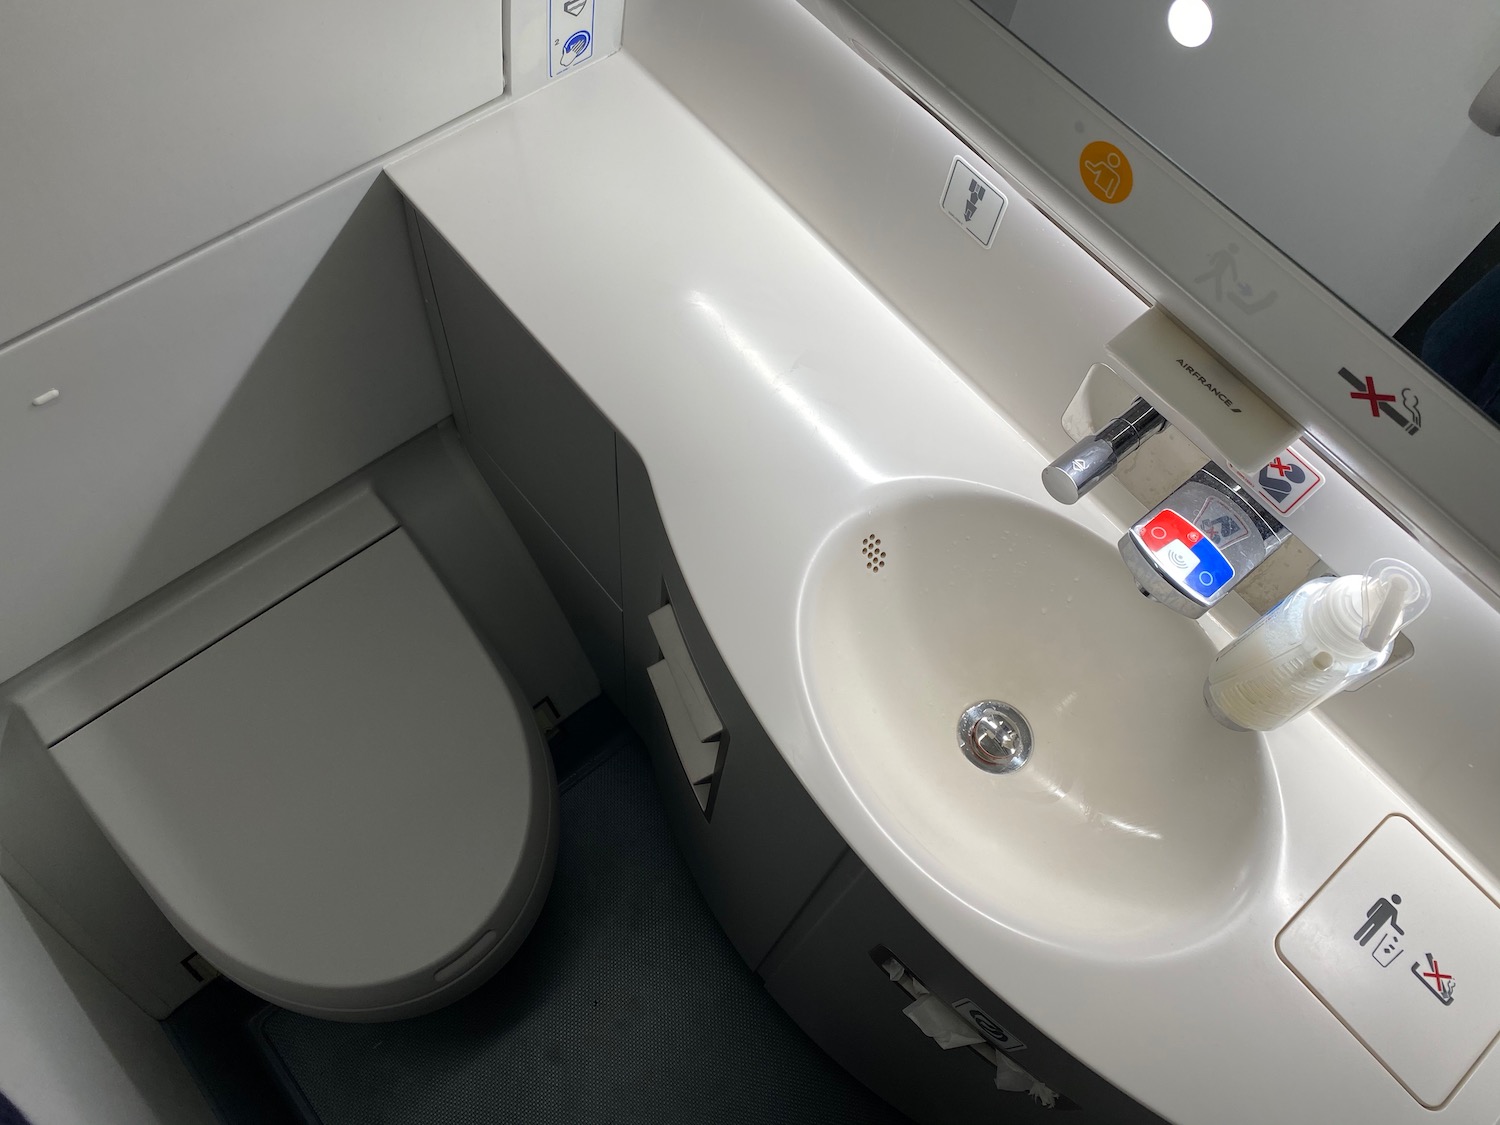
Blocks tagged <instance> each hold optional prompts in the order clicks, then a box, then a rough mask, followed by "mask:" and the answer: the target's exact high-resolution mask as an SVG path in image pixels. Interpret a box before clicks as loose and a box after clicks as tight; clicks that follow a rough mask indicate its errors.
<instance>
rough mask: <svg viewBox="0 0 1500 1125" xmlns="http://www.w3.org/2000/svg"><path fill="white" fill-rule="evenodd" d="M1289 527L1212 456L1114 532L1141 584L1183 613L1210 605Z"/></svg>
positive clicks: (1195, 614) (1197, 614)
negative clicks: (1123, 529) (1121, 531)
mask: <svg viewBox="0 0 1500 1125" xmlns="http://www.w3.org/2000/svg"><path fill="white" fill-rule="evenodd" d="M1288 535H1289V533H1288V532H1287V530H1286V528H1285V527H1283V526H1282V525H1281V523H1280V522H1279V521H1278V520H1276V518H1275V517H1274V516H1271V515H1270V514H1269V513H1267V512H1266V511H1265V509H1263V508H1261V507H1260V505H1258V504H1257V503H1256V502H1255V501H1254V500H1253V499H1252V498H1251V497H1250V496H1249V495H1248V494H1247V493H1246V492H1245V491H1244V490H1243V489H1242V488H1241V487H1240V485H1239V484H1238V483H1237V482H1236V481H1234V480H1233V479H1232V478H1231V477H1230V476H1229V475H1228V474H1227V473H1225V472H1224V471H1223V470H1222V469H1220V468H1219V467H1218V466H1217V465H1214V464H1213V463H1212V462H1210V463H1209V464H1207V465H1205V466H1204V467H1203V468H1202V469H1200V470H1198V472H1196V473H1194V474H1193V476H1192V478H1191V479H1189V480H1188V481H1187V483H1186V484H1183V485H1182V486H1181V487H1180V488H1178V489H1177V491H1175V492H1173V493H1172V494H1171V495H1170V496H1168V497H1167V498H1166V499H1165V500H1163V501H1162V502H1161V503H1160V504H1158V505H1157V506H1156V507H1155V508H1153V509H1152V510H1151V511H1149V512H1147V513H1146V515H1145V516H1144V517H1142V518H1141V519H1139V520H1137V521H1136V523H1135V524H1134V525H1133V526H1132V527H1131V529H1130V530H1129V531H1128V532H1126V533H1125V535H1124V536H1123V537H1122V538H1121V539H1120V555H1121V557H1122V558H1124V560H1125V565H1126V566H1127V567H1129V568H1130V573H1131V574H1132V575H1133V576H1134V578H1135V580H1136V585H1138V586H1139V587H1140V588H1141V592H1142V593H1144V594H1146V595H1147V596H1148V597H1151V598H1154V599H1155V600H1156V601H1159V602H1161V603H1162V604H1164V605H1166V606H1168V607H1170V608H1172V609H1175V610H1176V611H1177V612H1178V613H1181V614H1184V615H1185V616H1187V617H1201V616H1202V615H1203V614H1204V613H1205V612H1206V611H1207V610H1208V609H1209V608H1210V607H1211V606H1213V605H1214V603H1215V602H1217V601H1218V600H1219V599H1220V598H1222V597H1223V596H1224V595H1225V594H1226V593H1228V592H1229V590H1230V589H1231V588H1232V587H1233V586H1235V585H1236V584H1237V583H1238V582H1239V580H1240V579H1242V578H1244V577H1245V575H1247V574H1249V573H1250V572H1251V571H1252V570H1254V569H1255V568H1256V567H1257V566H1259V565H1260V564H1261V563H1262V562H1264V561H1265V560H1266V556H1268V555H1269V554H1270V553H1271V552H1272V551H1274V550H1275V549H1276V548H1277V547H1279V546H1281V544H1282V543H1283V542H1285V541H1286V539H1287V538H1288Z"/></svg>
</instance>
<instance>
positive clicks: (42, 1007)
mask: <svg viewBox="0 0 1500 1125" xmlns="http://www.w3.org/2000/svg"><path fill="white" fill-rule="evenodd" d="M0 966H3V967H4V971H3V972H0V1013H3V1016H0V1090H3V1091H4V1093H5V1095H6V1096H7V1097H8V1098H10V1099H11V1101H13V1102H14V1103H15V1104H16V1106H17V1107H18V1108H19V1109H20V1110H21V1111H22V1112H23V1113H25V1114H26V1116H27V1117H28V1118H29V1119H30V1121H31V1125H79V1123H81V1122H99V1123H101V1125H103V1123H104V1122H108V1123H109V1125H213V1122H214V1116H213V1113H212V1112H211V1111H210V1110H209V1108H208V1105H207V1103H206V1102H205V1101H204V1100H203V1096H202V1095H201V1094H200V1093H199V1092H198V1087H197V1084H196V1083H195V1082H194V1081H193V1079H192V1077H191V1075H190V1074H189V1073H188V1070H187V1068H186V1067H185V1066H183V1064H182V1062H181V1060H180V1059H179V1058H178V1056H177V1052H176V1050H175V1049H174V1048H173V1046H172V1043H171V1041H170V1040H169V1039H168V1038H167V1035H166V1032H165V1031H163V1030H162V1027H161V1025H160V1024H158V1023H157V1022H156V1021H155V1020H153V1019H152V1018H151V1017H150V1016H148V1015H146V1013H145V1012H143V1011H141V1010H140V1009H139V1008H137V1007H136V1006H135V1005H134V1004H132V1003H131V1002H130V1001H129V1000H127V999H125V997H124V996H123V995H122V994H121V993H120V992H119V991H117V990H116V989H115V987H114V986H113V985H111V984H110V983H109V982H108V981H107V980H105V979H104V978H103V977H102V976H100V975H99V972H98V970H97V969H95V968H94V967H93V966H92V965H90V964H89V963H88V962H87V961H85V960H84V959H83V958H82V957H81V956H79V955H78V953H76V952H75V951H74V950H73V947H72V946H70V945H68V943H67V942H65V941H63V940H62V938H60V937H58V936H57V933H56V932H55V931H54V930H53V929H52V927H51V926H49V925H47V923H46V922H44V921H42V919H41V918H39V917H37V915H36V914H34V913H33V912H32V911H31V910H30V909H29V908H28V907H27V906H26V905H25V904H24V903H23V902H22V901H21V900H20V899H19V898H17V897H16V895H15V892H13V891H12V890H11V889H10V888H9V887H7V886H6V885H5V884H3V883H0Z"/></svg>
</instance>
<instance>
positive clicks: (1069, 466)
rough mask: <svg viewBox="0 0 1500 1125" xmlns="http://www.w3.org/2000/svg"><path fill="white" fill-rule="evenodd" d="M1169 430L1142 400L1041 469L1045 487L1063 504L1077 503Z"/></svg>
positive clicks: (1164, 420) (1152, 409)
mask: <svg viewBox="0 0 1500 1125" xmlns="http://www.w3.org/2000/svg"><path fill="white" fill-rule="evenodd" d="M1166 428H1167V420H1166V419H1165V418H1163V417H1162V416H1161V415H1160V414H1158V413H1157V412H1156V407H1154V406H1152V405H1151V404H1150V403H1149V402H1147V401H1146V400H1145V399H1143V398H1138V399H1136V400H1135V401H1134V402H1132V403H1131V404H1130V405H1129V406H1127V407H1126V408H1125V413H1123V414H1121V415H1120V416H1119V417H1118V418H1116V419H1114V420H1113V421H1112V422H1109V423H1107V424H1106V425H1105V427H1104V428H1103V429H1102V430H1100V431H1099V432H1098V433H1097V434H1095V435H1094V436H1093V437H1086V438H1084V439H1083V440H1082V441H1080V442H1079V443H1078V444H1077V445H1075V446H1073V448H1072V449H1070V450H1068V451H1067V452H1066V453H1064V454H1063V455H1062V456H1061V457H1059V458H1058V459H1057V460H1056V461H1054V462H1052V464H1050V465H1048V466H1047V467H1046V468H1045V469H1043V470H1042V484H1043V486H1045V487H1046V489H1047V491H1048V492H1050V493H1051V494H1052V498H1053V499H1054V500H1056V501H1058V502H1059V503H1062V504H1076V503H1078V498H1079V497H1081V496H1083V495H1085V494H1086V493H1087V492H1088V491H1089V490H1090V489H1091V488H1093V487H1094V485H1096V484H1098V483H1099V482H1100V481H1102V480H1103V479H1104V478H1105V477H1107V476H1109V475H1110V474H1111V473H1113V472H1114V471H1115V469H1116V467H1117V466H1118V465H1119V464H1120V462H1121V460H1123V459H1124V458H1125V457H1127V456H1129V455H1130V454H1131V453H1133V452H1134V451H1135V448H1136V446H1138V445H1140V444H1141V442H1143V441H1145V440H1146V439H1147V438H1148V437H1150V436H1151V435H1153V434H1159V433H1161V432H1162V431H1163V430H1164V429H1166Z"/></svg>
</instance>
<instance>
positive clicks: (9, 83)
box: [0, 0, 504, 342]
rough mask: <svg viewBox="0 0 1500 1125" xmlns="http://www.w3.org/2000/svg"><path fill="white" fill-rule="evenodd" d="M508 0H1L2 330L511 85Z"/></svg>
mask: <svg viewBox="0 0 1500 1125" xmlns="http://www.w3.org/2000/svg"><path fill="white" fill-rule="evenodd" d="M501 56H502V47H501V0H442V2H441V3H433V2H429V3H407V2H405V0H256V2H255V3H229V2H227V0H136V2H134V3H128V4H111V3H101V2H97V0H84V2H83V3H32V4H7V5H5V6H4V9H3V17H0V107H3V108H4V112H3V113H0V342H3V341H6V340H10V339H13V338H14V337H16V336H17V335H19V334H20V333H22V332H24V331H26V330H28V329H30V328H33V327H35V326H36V325H38V324H40V323H43V322H44V321H47V320H50V319H51V318H53V317H56V316H58V315H60V314H62V313H64V312H66V311H67V310H68V309H70V308H73V307H74V306H76V305H78V304H80V303H81V302H83V301H85V300H88V299H90V298H93V297H95V296H98V295H99V294H101V293H104V292H107V291H108V290H110V289H112V288H114V287H116V286H119V285H121V284H123V283H124V282H126V281H128V280H130V279H131V278H133V277H136V276H138V275H140V274H142V273H144V272H145V271H146V270H148V269H150V268H152V267H154V266H157V265H160V264H161V263H163V262H165V261H168V260H170V259H172V258H174V257H176V256H178V255H180V254H183V253H185V252H187V251H188V250H190V249H192V248H193V247H194V246H198V245H200V244H202V243H204V242H206V241H208V240H209V239H210V238H213V237H215V236H217V235H219V234H221V233H223V232H224V231H226V230H229V229H231V228H233V227H236V226H238V225H240V224H242V223H244V222H246V221H248V220H250V219H252V218H254V217H255V216H256V215H259V214H263V213H265V212H266V211H269V210H270V209H271V208H273V207H276V206H278V205H279V204H281V203H283V202H285V201H286V200H288V199H291V198H293V197H294V196H297V195H300V194H301V193H303V192H306V191H309V190H311V189H312V188H314V187H316V186H317V185H319V184H322V183H325V182H327V181H328V180H331V179H333V178H334V177H336V176H338V175H341V174H343V173H345V172H348V171H350V170H351V169H353V168H356V167H358V166H359V165H361V164H363V163H365V162H366V161H369V160H372V159H374V158H375V157H377V156H379V155H381V154H383V153H385V152H388V151H390V150H391V149H394V148H397V147H398V146H400V145H401V144H403V143H405V142H406V141H408V140H410V139H412V138H413V137H416V136H418V135H420V134H422V133H424V132H427V131H428V130H430V129H433V128H435V127H437V126H438V125H441V124H442V123H444V122H446V121H448V120H450V119H452V118H454V117H457V116H458V115H460V114H461V113H463V112H465V111H466V110H469V109H472V108H473V107H475V106H477V105H480V104H482V103H484V102H486V101H489V100H491V99H493V98H496V97H498V96H499V95H500V94H501V92H502V91H503V88H504V74H503V65H502V57H501Z"/></svg>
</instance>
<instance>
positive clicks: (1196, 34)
mask: <svg viewBox="0 0 1500 1125" xmlns="http://www.w3.org/2000/svg"><path fill="white" fill-rule="evenodd" d="M1167 30H1168V31H1170V32H1171V33H1172V38H1173V39H1175V40H1177V42H1179V43H1181V44H1182V45H1183V46H1184V47H1201V46H1203V44H1205V43H1207V42H1208V37H1209V35H1211V34H1212V33H1213V30H1214V14H1213V13H1212V12H1211V11H1209V10H1208V5H1207V4H1205V3H1204V2H1203V0H1172V6H1171V7H1170V8H1168V9H1167Z"/></svg>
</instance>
